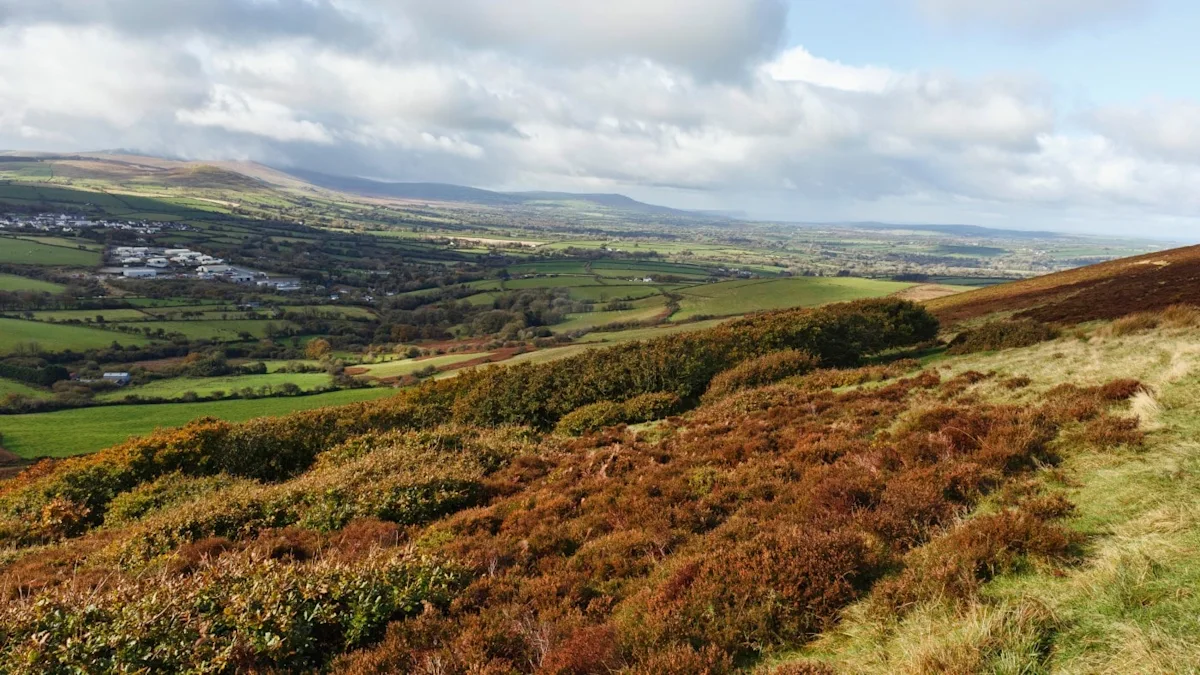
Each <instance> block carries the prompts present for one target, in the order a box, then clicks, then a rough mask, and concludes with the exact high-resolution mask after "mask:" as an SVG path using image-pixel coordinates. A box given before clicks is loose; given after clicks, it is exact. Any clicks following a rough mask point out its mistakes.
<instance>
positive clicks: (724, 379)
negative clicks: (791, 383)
mask: <svg viewBox="0 0 1200 675" xmlns="http://www.w3.org/2000/svg"><path fill="white" fill-rule="evenodd" d="M819 366H820V360H819V359H817V358H816V357H814V356H812V355H811V354H807V353H805V352H798V351H795V350H793V349H785V350H783V351H780V352H775V353H772V354H766V355H763V356H760V357H758V358H754V359H749V360H746V361H743V362H742V363H740V364H738V365H737V366H735V367H733V368H730V369H729V370H726V371H725V372H723V373H721V374H719V375H717V376H716V377H714V378H713V379H712V382H711V383H709V385H708V391H707V392H705V394H704V398H705V400H709V401H714V400H717V399H719V398H724V397H725V396H728V395H729V394H732V393H733V392H735V391H738V390H739V389H750V388H753V387H761V386H763V385H766V384H772V383H774V382H778V381H780V380H783V379H786V378H789V377H793V376H796V375H803V374H805V373H808V372H810V371H812V370H815V369H816V368H818V367H819Z"/></svg>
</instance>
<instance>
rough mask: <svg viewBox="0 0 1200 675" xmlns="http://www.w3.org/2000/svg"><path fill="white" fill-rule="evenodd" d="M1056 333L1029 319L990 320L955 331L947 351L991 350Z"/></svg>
mask: <svg viewBox="0 0 1200 675" xmlns="http://www.w3.org/2000/svg"><path fill="white" fill-rule="evenodd" d="M1058 336H1059V330H1058V329H1057V328H1055V327H1054V326H1051V325H1048V324H1044V323H1042V322H1040V321H1034V320H1033V319H1018V320H1016V321H992V322H989V323H985V324H983V325H982V326H979V327H978V328H971V329H968V330H965V331H963V332H961V333H959V334H958V335H957V336H955V338H954V340H953V341H951V342H950V349H949V350H947V351H948V352H949V353H951V354H974V353H976V352H994V351H999V350H1001V349H1015V348H1018V347H1029V346H1031V345H1036V344H1038V343H1039V342H1047V341H1049V340H1053V339H1055V338H1057V337H1058Z"/></svg>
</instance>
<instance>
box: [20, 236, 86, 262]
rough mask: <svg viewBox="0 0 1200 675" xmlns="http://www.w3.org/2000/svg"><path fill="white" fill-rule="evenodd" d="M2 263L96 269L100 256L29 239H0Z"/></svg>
mask: <svg viewBox="0 0 1200 675" xmlns="http://www.w3.org/2000/svg"><path fill="white" fill-rule="evenodd" d="M0 263H8V264H13V265H47V266H55V267H95V266H96V265H99V264H100V254H99V253H97V252H95V251H81V250H79V249H78V248H68V247H66V246H54V245H50V244H42V243H38V242H35V241H29V240H27V239H15V238H13V237H0Z"/></svg>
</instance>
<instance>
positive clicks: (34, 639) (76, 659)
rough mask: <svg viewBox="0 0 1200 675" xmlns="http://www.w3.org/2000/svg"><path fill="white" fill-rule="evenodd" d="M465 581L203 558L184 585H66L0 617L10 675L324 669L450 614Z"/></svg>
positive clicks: (166, 581) (122, 581) (436, 573)
mask: <svg viewBox="0 0 1200 675" xmlns="http://www.w3.org/2000/svg"><path fill="white" fill-rule="evenodd" d="M462 578H463V577H462V573H461V572H459V571H457V570H455V569H454V568H452V567H448V566H445V565H444V564H442V563H439V562H437V561H434V560H422V559H414V558H410V557H406V556H403V555H399V556H382V557H378V558H375V559H372V560H369V561H366V562H363V563H360V564H358V565H355V566H354V567H349V566H347V565H345V564H341V563H337V562H325V561H317V562H315V563H310V564H303V565H298V564H295V563H288V562H280V561H276V560H272V559H269V558H262V557H258V558H253V557H251V558H247V557H246V556H239V555H224V556H217V557H207V558H205V560H204V562H202V563H200V564H199V565H198V566H197V568H196V569H195V570H194V571H193V572H192V574H190V575H188V576H174V577H162V576H155V577H152V578H120V577H118V578H116V579H114V580H113V581H112V582H111V583H110V584H109V585H107V586H106V587H104V588H103V589H101V590H99V591H94V590H92V589H90V588H85V589H80V588H74V587H71V586H63V587H59V588H56V589H54V590H52V591H48V592H45V593H43V594H41V595H40V596H38V597H37V598H36V599H26V600H23V601H14V602H9V603H6V604H4V606H3V607H0V634H3V635H4V638H5V639H4V640H3V641H2V642H0V661H2V662H3V663H5V664H6V668H7V672H11V673H29V674H33V673H47V672H251V671H253V672H264V671H273V672H279V671H312V670H319V669H320V667H321V665H322V664H324V663H326V662H327V661H328V660H329V659H330V658H331V656H332V655H334V654H336V653H339V652H341V651H345V650H349V649H353V648H355V647H358V646H361V645H363V644H367V643H369V642H372V641H374V640H377V639H378V638H379V637H380V636H381V635H382V633H383V631H384V629H385V627H386V625H387V623H388V622H389V621H391V620H393V619H397V618H402V617H405V616H411V615H414V614H417V613H419V612H421V611H423V610H424V608H426V607H437V606H445V605H446V604H447V603H448V602H449V600H450V598H451V597H452V595H453V593H454V591H455V589H456V588H457V587H459V586H460V585H461V583H462Z"/></svg>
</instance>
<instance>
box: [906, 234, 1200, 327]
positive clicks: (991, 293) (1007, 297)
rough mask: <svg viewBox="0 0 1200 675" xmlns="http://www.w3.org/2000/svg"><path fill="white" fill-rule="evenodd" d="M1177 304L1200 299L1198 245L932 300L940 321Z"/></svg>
mask: <svg viewBox="0 0 1200 675" xmlns="http://www.w3.org/2000/svg"><path fill="white" fill-rule="evenodd" d="M1175 304H1191V305H1200V246H1190V247H1185V248H1177V249H1171V250H1169V251H1162V252H1158V253H1149V254H1146V255H1142V256H1137V257H1134V258H1122V259H1119V260H1113V261H1111V262H1107V263H1101V264H1099V265H1091V266H1088V267H1081V268H1078V269H1073V270H1068V271H1065V272H1058V273H1056V274H1048V275H1045V276H1041V277H1035V278H1033V279H1027V280H1024V281H1018V282H1014V283H1008V284H1001V285H998V286H992V287H988V288H982V289H979V290H976V291H971V292H968V293H963V294H961V295H956V296H950V297H946V298H941V299H938V300H934V301H932V302H930V303H929V304H928V307H929V308H930V310H931V311H933V312H934V313H935V314H937V316H938V318H940V319H941V320H942V322H943V323H944V324H948V325H953V324H956V323H959V322H962V321H966V320H970V319H977V318H979V317H984V316H987V315H990V314H993V313H996V312H1005V313H1008V314H1011V315H1013V316H1015V317H1018V318H1031V319H1036V320H1039V321H1048V322H1058V323H1070V324H1077V323H1083V322H1086V321H1095V320H1101V319H1115V318H1117V317H1120V316H1124V315H1126V314H1130V313H1132V312H1138V311H1154V310H1160V309H1165V308H1166V307H1169V306H1171V305H1175Z"/></svg>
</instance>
